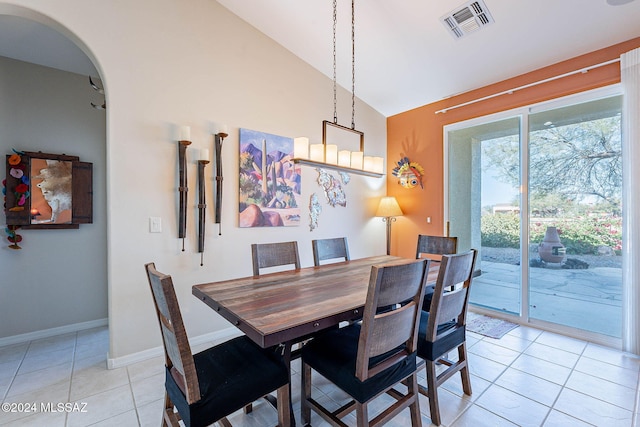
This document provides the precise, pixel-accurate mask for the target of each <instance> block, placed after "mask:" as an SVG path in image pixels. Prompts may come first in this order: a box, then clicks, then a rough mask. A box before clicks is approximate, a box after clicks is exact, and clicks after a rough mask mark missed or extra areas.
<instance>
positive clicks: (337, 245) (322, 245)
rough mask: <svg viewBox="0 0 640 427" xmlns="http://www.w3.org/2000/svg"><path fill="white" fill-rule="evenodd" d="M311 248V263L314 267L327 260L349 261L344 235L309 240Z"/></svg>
mask: <svg viewBox="0 0 640 427" xmlns="http://www.w3.org/2000/svg"><path fill="white" fill-rule="evenodd" d="M311 248H312V249H313V265H315V266H316V267H317V266H319V265H321V264H322V261H327V260H336V259H339V260H342V261H349V260H350V259H351V258H350V257H349V245H348V244H347V238H346V237H336V238H333V239H316V240H312V241H311Z"/></svg>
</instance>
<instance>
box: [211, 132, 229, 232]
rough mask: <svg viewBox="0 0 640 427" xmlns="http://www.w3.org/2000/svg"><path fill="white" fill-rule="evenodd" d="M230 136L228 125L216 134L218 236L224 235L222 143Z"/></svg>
mask: <svg viewBox="0 0 640 427" xmlns="http://www.w3.org/2000/svg"><path fill="white" fill-rule="evenodd" d="M227 136H229V134H228V133H227V129H226V126H223V129H222V131H221V132H218V133H217V134H215V135H214V148H215V156H216V158H215V161H216V164H215V167H216V170H215V172H214V173H215V176H216V188H215V191H214V194H215V201H216V205H215V222H216V224H218V236H221V235H222V179H223V177H222V143H223V142H224V139H225V138H226V137H227Z"/></svg>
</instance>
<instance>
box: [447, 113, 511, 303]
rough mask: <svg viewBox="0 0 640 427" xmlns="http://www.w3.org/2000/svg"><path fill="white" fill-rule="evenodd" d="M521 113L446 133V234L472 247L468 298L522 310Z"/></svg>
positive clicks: (462, 244) (462, 246) (461, 246)
mask: <svg viewBox="0 0 640 427" xmlns="http://www.w3.org/2000/svg"><path fill="white" fill-rule="evenodd" d="M520 130H521V119H520V117H511V118H507V119H502V120H497V121H489V122H487V123H480V124H478V125H473V126H469V127H464V128H461V129H456V130H452V131H450V132H449V133H448V138H447V142H448V143H447V151H448V170H449V174H448V194H449V200H448V208H449V209H448V218H449V233H450V235H451V236H457V237H458V242H459V243H458V247H459V248H460V249H461V250H463V249H468V248H474V249H477V250H478V251H479V252H480V253H479V255H478V259H477V261H476V275H477V277H476V279H474V286H473V288H472V290H471V297H470V298H471V299H470V301H471V303H472V304H476V305H479V306H482V307H485V308H490V309H494V310H499V311H503V312H507V313H510V314H516V315H520V313H521V301H522V292H521V291H522V286H521V271H520V253H521V239H520V234H521V233H520V223H521V219H520V192H519V182H520V167H519V161H518V159H519V157H520V134H521V131H520Z"/></svg>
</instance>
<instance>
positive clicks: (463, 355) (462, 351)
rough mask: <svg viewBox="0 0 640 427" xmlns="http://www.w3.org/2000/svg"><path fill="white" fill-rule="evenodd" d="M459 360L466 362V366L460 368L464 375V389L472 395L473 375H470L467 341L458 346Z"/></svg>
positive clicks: (467, 393) (468, 394) (461, 373)
mask: <svg viewBox="0 0 640 427" xmlns="http://www.w3.org/2000/svg"><path fill="white" fill-rule="evenodd" d="M458 361H459V362H460V363H464V367H463V368H462V369H461V370H460V376H461V377H462V390H463V391H464V393H465V394H466V395H467V396H471V376H470V375H469V363H468V361H467V343H466V342H463V343H462V345H460V346H459V347H458Z"/></svg>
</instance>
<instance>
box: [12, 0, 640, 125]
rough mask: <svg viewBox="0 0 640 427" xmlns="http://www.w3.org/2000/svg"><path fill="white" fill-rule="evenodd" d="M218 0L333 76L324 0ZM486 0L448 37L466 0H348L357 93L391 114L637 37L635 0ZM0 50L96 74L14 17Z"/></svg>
mask: <svg viewBox="0 0 640 427" xmlns="http://www.w3.org/2000/svg"><path fill="white" fill-rule="evenodd" d="M337 1H338V28H337V31H338V36H337V51H338V52H337V55H338V67H337V80H338V84H340V85H341V86H343V87H345V88H347V89H348V90H351V2H349V1H348V0H337ZM609 1H610V2H611V3H621V2H624V1H630V0H609ZM218 2H219V3H220V4H222V5H223V6H224V7H226V8H228V9H229V10H230V11H231V12H233V13H234V14H236V15H238V16H239V17H240V18H242V19H243V20H245V21H247V22H248V23H249V24H251V25H252V26H254V27H255V28H257V29H258V30H260V31H261V32H263V33H265V34H266V35H267V36H269V37H271V38H272V39H274V40H275V41H276V42H278V43H279V44H281V45H282V46H284V47H285V48H287V49H288V50H290V51H291V52H292V53H294V54H295V55H297V56H298V57H300V58H301V59H302V60H304V61H305V62H307V63H309V64H310V65H311V66H313V67H314V68H316V69H318V70H319V71H320V72H322V73H323V74H325V75H327V76H329V77H330V78H333V66H332V63H333V56H332V25H333V24H332V15H333V9H332V4H333V3H332V0H304V1H301V0H218ZM484 3H485V4H486V6H487V8H488V9H489V12H490V13H491V15H492V17H493V19H494V21H495V22H494V23H492V24H490V25H488V26H486V27H484V28H482V29H481V30H479V31H477V32H475V33H472V34H470V35H468V36H466V37H464V38H462V39H458V40H456V39H454V38H453V36H451V35H450V33H449V32H448V31H447V30H446V28H445V27H444V26H443V24H442V23H441V22H440V18H441V17H442V16H444V15H445V14H447V13H449V12H451V11H453V10H455V9H457V8H458V7H459V6H462V5H464V4H466V1H464V0H437V1H436V0H364V1H362V0H359V1H356V5H355V9H356V16H355V24H356V43H355V45H356V47H355V49H356V78H355V92H356V96H358V97H359V98H360V99H362V100H363V101H364V102H366V103H367V104H369V105H371V106H372V107H373V108H375V109H376V110H378V111H379V112H380V113H382V114H383V115H385V116H390V115H393V114H397V113H400V112H403V111H406V110H409V109H412V108H415V107H419V106H421V105H425V104H428V103H430V102H434V101H437V100H440V99H443V98H446V97H448V96H451V95H454V94H456V93H460V92H464V91H467V90H471V89H475V88H478V87H482V86H485V85H487V84H491V83H494V82H497V81H500V80H504V79H506V78H510V77H513V76H516V75H519V74H522V73H526V72H528V71H531V70H534V69H537V68H541V67H544V66H547V65H550V64H553V63H556V62H559V61H562V60H565V59H569V58H571V57H574V56H578V55H581V54H585V53H588V52H591V51H594V50H597V49H601V48H604V47H607V46H610V45H613V44H616V43H619V42H622V41H625V40H629V39H632V38H634V37H639V36H640V0H635V1H630V2H629V3H627V4H621V5H619V6H611V5H609V4H608V3H607V1H606V0H484ZM0 56H6V57H10V58H15V59H19V60H23V61H27V62H33V63H37V64H40V65H46V66H50V67H54V68H59V69H63V70H66V71H72V72H76V73H79V74H86V75H93V76H96V75H97V73H96V71H95V68H94V67H93V65H92V64H91V62H90V61H89V59H88V58H87V57H86V55H84V53H83V52H82V51H81V50H80V49H79V48H78V47H76V46H75V45H74V44H73V43H72V42H71V41H69V40H68V39H67V38H66V37H64V36H62V35H61V34H59V33H57V32H55V31H53V30H51V29H49V28H48V27H46V26H43V25H41V24H38V23H36V22H33V21H29V20H26V19H22V18H18V17H12V16H6V15H0Z"/></svg>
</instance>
